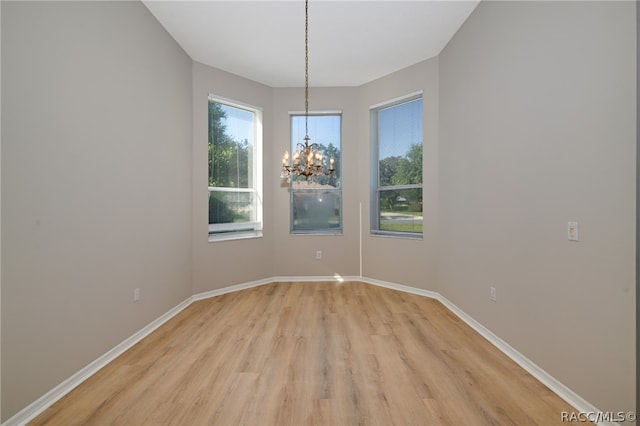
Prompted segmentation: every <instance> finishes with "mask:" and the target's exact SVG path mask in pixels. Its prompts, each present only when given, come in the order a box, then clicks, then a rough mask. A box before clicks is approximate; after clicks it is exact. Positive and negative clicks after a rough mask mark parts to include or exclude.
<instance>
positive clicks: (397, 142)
mask: <svg viewBox="0 0 640 426" xmlns="http://www.w3.org/2000/svg"><path fill="white" fill-rule="evenodd" d="M422 142H423V141H422V98H419V99H414V100H412V101H408V102H405V103H402V104H398V105H393V106H390V107H388V108H383V109H381V110H380V111H379V112H378V146H379V147H380V154H379V155H380V156H379V158H380V160H383V159H385V158H387V157H393V156H397V157H404V156H406V154H407V152H409V148H410V147H411V145H413V144H422Z"/></svg>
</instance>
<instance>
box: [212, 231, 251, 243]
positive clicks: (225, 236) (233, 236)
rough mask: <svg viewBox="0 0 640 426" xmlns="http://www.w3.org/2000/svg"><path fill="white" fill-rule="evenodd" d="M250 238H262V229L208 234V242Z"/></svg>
mask: <svg viewBox="0 0 640 426" xmlns="http://www.w3.org/2000/svg"><path fill="white" fill-rule="evenodd" d="M250 238H262V231H252V232H242V233H233V232H231V233H225V234H211V235H209V242H210V243H217V242H219V241H232V240H246V239H250Z"/></svg>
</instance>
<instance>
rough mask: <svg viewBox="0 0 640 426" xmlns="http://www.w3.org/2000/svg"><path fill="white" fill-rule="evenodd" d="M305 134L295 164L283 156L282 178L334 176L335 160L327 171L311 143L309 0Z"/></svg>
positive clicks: (313, 179)
mask: <svg viewBox="0 0 640 426" xmlns="http://www.w3.org/2000/svg"><path fill="white" fill-rule="evenodd" d="M304 132H305V136H304V138H303V143H298V144H297V146H296V150H295V152H294V153H292V154H293V162H292V163H290V162H289V160H290V158H289V151H285V152H284V155H283V156H282V170H281V172H280V177H281V178H283V179H285V178H286V179H287V181H288V182H289V183H290V182H291V178H294V179H295V178H297V177H299V176H303V177H304V178H306V179H307V182H308V183H311V182H316V181H317V179H318V178H319V177H321V176H332V175H334V173H335V171H336V169H335V159H334V158H333V157H330V158H329V164H328V166H329V170H328V171H327V170H325V163H324V156H325V155H326V154H324V153H322V152H321V151H320V145H318V144H317V143H309V142H310V140H311V138H309V0H305V2H304Z"/></svg>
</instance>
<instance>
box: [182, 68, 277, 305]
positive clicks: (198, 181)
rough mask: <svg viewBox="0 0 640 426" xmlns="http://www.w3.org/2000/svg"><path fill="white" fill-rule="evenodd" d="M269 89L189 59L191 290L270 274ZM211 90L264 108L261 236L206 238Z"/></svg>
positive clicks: (274, 161)
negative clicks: (214, 239) (211, 239)
mask: <svg viewBox="0 0 640 426" xmlns="http://www.w3.org/2000/svg"><path fill="white" fill-rule="evenodd" d="M272 92H273V89H271V88H270V87H268V86H265V85H262V84H259V83H256V82H253V81H251V80H247V79H245V78H242V77H238V76H236V75H233V74H230V73H228V72H225V71H221V70H217V69H214V68H211V67H209V66H207V65H203V64H200V63H198V62H194V63H193V112H194V113H193V136H194V137H193V149H192V151H193V158H192V162H193V183H192V190H193V203H192V206H193V208H192V217H193V223H192V231H191V232H192V244H193V259H192V264H193V286H192V291H193V293H194V294H197V293H201V292H204V291H209V290H216V289H219V288H223V287H228V286H231V285H235V284H242V283H246V282H250V281H255V280H260V279H263V278H268V277H271V276H273V258H272V254H273V247H274V238H275V237H274V235H273V231H272V229H273V228H272V227H271V226H270V223H271V222H272V220H273V219H272V218H273V216H272V214H273V212H272V206H273V202H272V199H273V197H272V193H273V191H274V189H273V186H272V185H271V181H270V180H269V177H270V176H273V175H275V174H276V173H277V170H276V169H275V168H274V165H275V166H277V165H278V164H279V160H278V159H277V158H272V155H271V152H272V151H273V146H272V145H273V138H272V136H271V135H272V125H271V122H272V109H271V104H272V102H273V93H272ZM209 94H213V95H216V96H218V97H222V98H226V99H229V100H233V101H236V102H242V103H244V104H247V105H251V106H253V107H258V108H261V109H262V121H263V129H262V130H263V167H264V169H263V178H264V179H265V181H264V182H263V187H264V188H263V189H264V192H263V201H264V203H263V210H264V212H263V223H264V224H265V229H264V231H263V233H264V236H263V237H261V238H251V239H242V240H233V241H215V242H209V241H208V239H209V234H208V223H209V216H208V211H209V210H208V209H209V204H208V190H207V182H208V178H207V176H208V173H209V169H208V165H207V146H208V145H207V144H208V127H207V126H208V118H207V111H208V108H207V102H208V96H209Z"/></svg>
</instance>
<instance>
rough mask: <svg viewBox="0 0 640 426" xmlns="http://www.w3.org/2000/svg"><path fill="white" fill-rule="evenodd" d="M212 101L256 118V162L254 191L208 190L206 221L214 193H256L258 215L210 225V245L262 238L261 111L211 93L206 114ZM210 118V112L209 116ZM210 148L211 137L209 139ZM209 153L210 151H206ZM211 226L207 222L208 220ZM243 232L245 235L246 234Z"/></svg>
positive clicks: (239, 189)
mask: <svg viewBox="0 0 640 426" xmlns="http://www.w3.org/2000/svg"><path fill="white" fill-rule="evenodd" d="M209 101H213V102H216V103H219V104H223V105H227V106H230V107H233V108H239V109H243V110H246V111H250V112H251V113H253V114H254V126H253V132H254V134H253V137H254V146H253V156H252V157H253V158H252V159H251V160H252V168H253V172H252V177H253V183H252V186H253V187H252V188H229V187H211V186H208V193H207V217H208V216H209V215H208V212H209V202H208V197H209V193H210V192H211V191H217V192H249V193H253V194H254V197H255V212H254V220H253V221H249V222H241V223H215V224H208V225H209V227H208V229H209V242H215V241H228V240H238V239H244V238H260V237H262V227H263V219H262V213H263V206H262V142H263V141H262V108H260V107H257V106H254V105H250V104H246V103H243V102H238V101H235V100H231V99H227V98H224V97H221V96H217V95H214V94H212V93H209V96H208V98H207V111H208V108H209ZM207 114H208V112H207ZM208 132H209V120H208V119H207V135H208ZM207 145H208V137H207ZM207 150H208V148H207ZM208 180H209V172H208V167H207V181H208ZM207 222H208V219H207ZM243 230H244V231H243Z"/></svg>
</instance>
